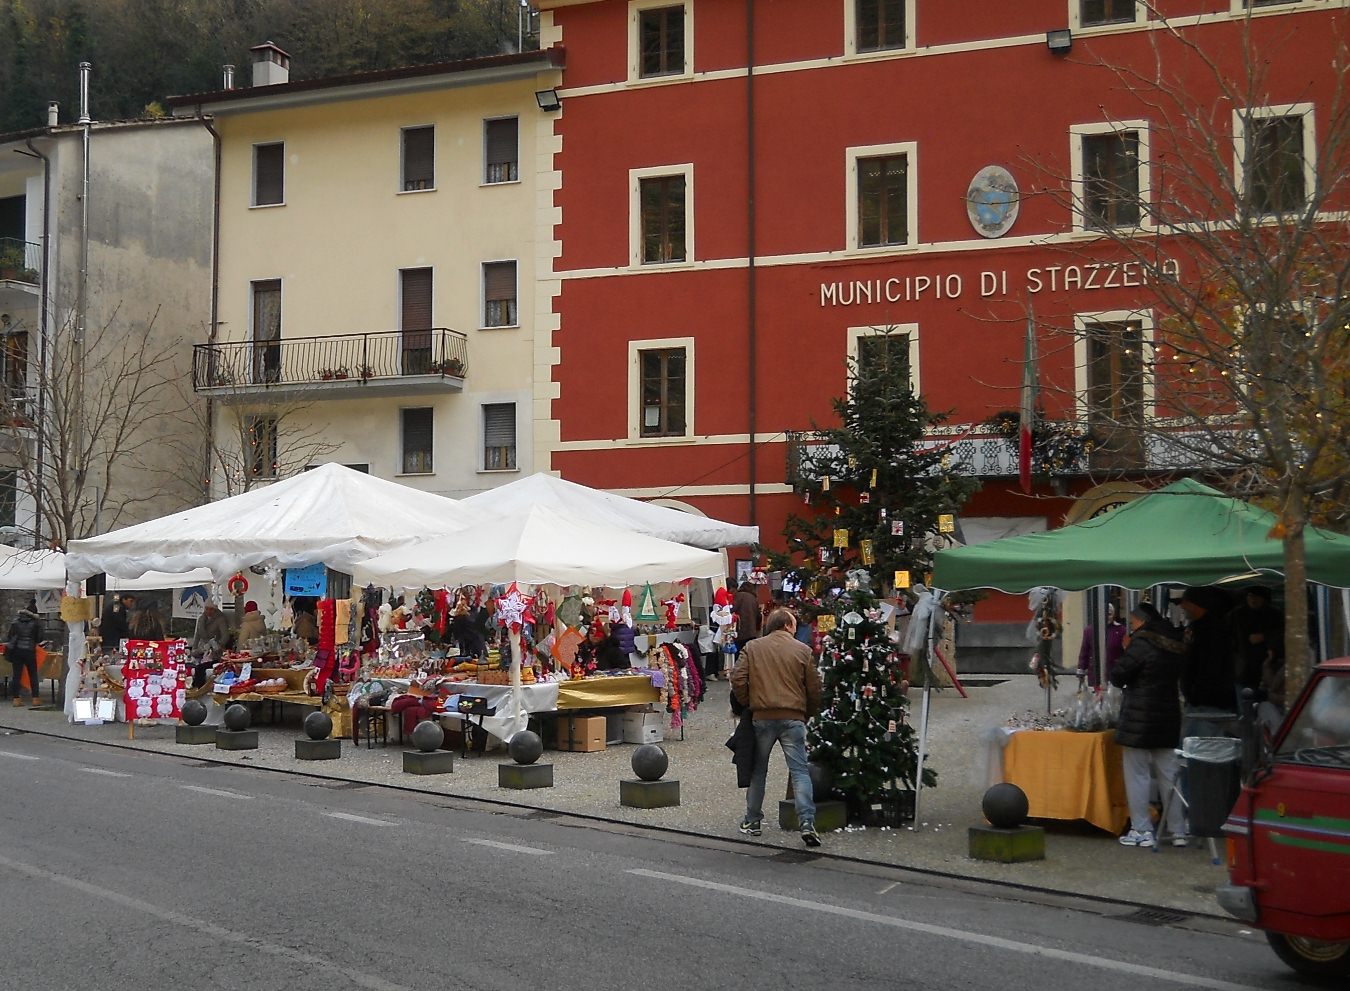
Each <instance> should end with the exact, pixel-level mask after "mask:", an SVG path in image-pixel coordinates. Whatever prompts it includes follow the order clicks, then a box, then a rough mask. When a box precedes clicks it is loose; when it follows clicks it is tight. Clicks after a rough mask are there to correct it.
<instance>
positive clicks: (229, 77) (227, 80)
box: [220, 63, 234, 89]
mask: <svg viewBox="0 0 1350 991" xmlns="http://www.w3.org/2000/svg"><path fill="white" fill-rule="evenodd" d="M220 71H221V72H222V73H223V74H224V85H223V86H222V87H221V88H222V89H234V66H232V65H230V64H229V63H226V64H225V65H222V66H221V67H220Z"/></svg>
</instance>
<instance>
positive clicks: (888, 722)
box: [769, 328, 978, 813]
mask: <svg viewBox="0 0 1350 991" xmlns="http://www.w3.org/2000/svg"><path fill="white" fill-rule="evenodd" d="M848 385H849V389H848V394H847V395H846V396H843V397H841V398H838V399H835V400H834V403H833V406H834V411H835V415H836V416H837V417H838V420H839V426H837V427H832V428H829V429H824V430H822V429H819V428H817V429H816V430H815V432H814V435H813V436H812V438H811V440H810V441H809V442H808V443H807V444H805V445H803V446H802V447H801V449H800V454H799V455H798V479H799V480H798V491H799V492H801V493H802V496H803V498H804V499H805V501H806V504H807V505H808V506H809V507H811V509H812V510H814V512H813V513H812V514H811V515H806V514H801V515H798V514H793V515H792V516H791V517H789V519H788V522H787V526H786V528H785V529H784V536H785V537H786V538H787V548H788V549H787V552H786V553H783V554H773V553H771V554H770V555H769V558H770V564H771V566H772V567H774V568H776V569H779V570H783V571H785V572H786V573H787V574H788V575H789V576H790V577H791V578H793V579H794V580H795V581H797V582H798V583H800V584H801V586H802V587H803V588H804V589H806V590H807V591H808V592H809V595H810V599H811V600H813V601H817V602H818V603H820V605H818V606H817V607H816V609H817V610H819V614H820V617H819V618H820V622H818V626H819V627H823V628H825V629H829V628H831V627H833V631H832V632H830V633H829V634H828V636H827V637H826V638H825V641H824V650H823V653H822V656H821V668H822V683H823V687H824V695H823V698H822V705H821V708H822V711H821V713H820V716H819V717H818V718H817V719H816V720H815V721H814V723H813V724H812V728H811V734H810V741H811V749H812V760H814V761H816V762H818V763H821V764H823V765H824V766H825V767H826V769H827V770H828V771H829V772H832V773H833V778H834V782H835V787H836V788H837V790H839V791H840V792H842V793H843V794H844V795H845V796H846V797H847V799H848V800H849V804H850V806H851V808H852V811H853V812H855V813H856V812H860V811H862V810H863V809H865V808H866V807H867V806H868V805H870V804H871V803H873V802H875V801H877V800H878V799H880V798H882V797H883V796H884V793H885V792H886V791H887V790H888V789H890V788H892V787H893V786H895V784H896V783H897V782H898V783H900V784H901V785H902V786H903V787H906V788H913V787H914V775H915V771H916V764H917V746H916V738H915V733H914V729H913V728H912V727H911V726H910V725H909V723H908V722H907V720H906V708H907V702H906V699H905V696H904V691H905V690H906V689H907V687H908V686H907V685H905V684H902V682H903V674H902V669H901V663H902V661H903V657H902V653H901V650H900V648H899V647H898V646H897V645H896V644H895V643H893V642H892V640H891V639H890V634H889V632H888V630H887V629H886V626H885V624H884V623H883V622H882V615H881V609H880V602H879V601H878V599H877V598H876V595H877V593H878V592H879V593H881V594H882V595H883V596H889V595H891V594H900V595H903V593H904V590H905V588H907V587H908V586H909V585H911V584H919V583H922V582H924V581H925V579H926V576H927V573H928V571H929V570H930V569H931V567H932V555H933V551H934V547H935V544H936V543H937V542H938V537H939V534H940V532H941V531H943V529H944V524H945V523H946V522H947V520H946V519H944V517H950V518H951V520H952V521H954V519H955V514H956V512H957V511H958V510H959V509H960V507H961V505H962V504H963V503H964V502H965V500H966V499H967V498H969V497H970V495H971V494H972V493H973V492H974V491H975V490H976V488H978V483H977V482H976V481H975V480H974V479H972V478H969V477H966V476H962V475H958V474H957V473H956V465H955V464H954V463H953V458H952V455H951V452H950V448H949V445H948V444H946V443H934V442H932V441H931V439H930V438H931V436H932V434H933V431H934V429H935V428H937V427H940V426H941V425H942V424H943V423H944V422H945V421H946V416H945V415H944V414H934V413H931V412H929V410H928V406H927V404H926V403H925V402H924V400H923V398H922V397H921V396H918V395H916V394H915V393H914V391H913V388H912V386H911V384H910V375H909V336H908V335H907V334H905V333H903V332H900V331H897V330H896V329H894V328H878V331H877V333H875V334H872V335H868V336H866V337H863V338H861V339H860V341H859V349H858V358H857V359H856V360H853V361H850V364H849V376H848ZM863 572H865V573H866V574H863ZM897 586H898V587H897ZM873 589H875V590H876V591H873ZM915 663H916V664H919V665H922V673H923V674H924V675H925V676H926V675H927V665H926V663H925V662H924V661H923V659H921V658H915ZM916 673H917V672H916ZM935 781H936V775H935V774H932V773H931V772H930V771H929V770H927V769H926V770H925V771H924V784H925V785H930V784H933V783H935Z"/></svg>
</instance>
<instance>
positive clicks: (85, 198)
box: [62, 62, 92, 540]
mask: <svg viewBox="0 0 1350 991" xmlns="http://www.w3.org/2000/svg"><path fill="white" fill-rule="evenodd" d="M91 68H92V66H91V65H90V64H89V63H88V62H81V63H80V124H81V126H82V143H81V147H82V155H81V159H82V160H81V178H80V282H79V290H78V293H77V295H76V302H75V335H74V338H75V339H74V341H73V342H72V343H73V348H72V353H71V373H72V375H73V376H74V383H73V386H72V387H73V389H74V403H73V409H72V417H71V420H72V423H71V427H72V429H73V445H72V447H73V450H72V451H71V458H70V466H71V469H72V470H73V471H74V478H73V479H71V482H72V485H71V489H72V491H73V492H74V496H75V499H76V505H78V504H79V503H78V500H79V492H80V490H81V489H82V488H83V487H84V469H85V465H84V331H85V318H86V312H87V308H88V304H89V129H90V124H91V123H92V119H91V118H90V116H89V70H90V69H91ZM70 522H71V523H74V517H73V516H72V518H71V520H70ZM73 536H74V534H71V533H66V534H62V537H63V539H65V540H70V539H71V538H72V537H73Z"/></svg>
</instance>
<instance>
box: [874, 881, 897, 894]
mask: <svg viewBox="0 0 1350 991" xmlns="http://www.w3.org/2000/svg"><path fill="white" fill-rule="evenodd" d="M899 884H900V882H899V881H892V882H891V883H890V884H888V885H886V887H884V888H882V889H881V890H880V891H878V892H877V894H879V895H884V894H886V892H888V891H890V890H891V889H893V888H895V887H896V886H897V885H899Z"/></svg>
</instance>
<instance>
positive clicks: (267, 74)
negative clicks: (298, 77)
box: [249, 41, 291, 86]
mask: <svg viewBox="0 0 1350 991" xmlns="http://www.w3.org/2000/svg"><path fill="white" fill-rule="evenodd" d="M249 51H250V52H252V53H253V85H254V86H276V85H278V84H280V83H288V82H290V81H291V57H290V56H289V55H287V54H286V53H285V52H283V51H282V50H281V49H280V48H278V47H277V46H276V45H274V44H272V42H270V41H264V42H263V43H262V44H261V45H254V46H253V47H252V48H250V49H249Z"/></svg>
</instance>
